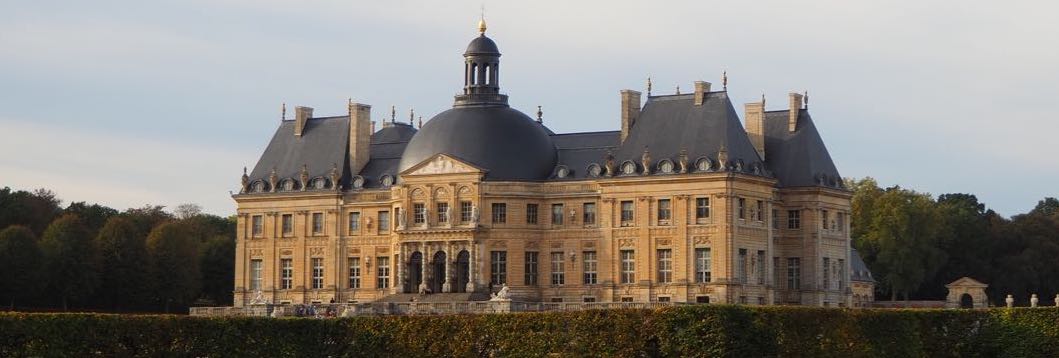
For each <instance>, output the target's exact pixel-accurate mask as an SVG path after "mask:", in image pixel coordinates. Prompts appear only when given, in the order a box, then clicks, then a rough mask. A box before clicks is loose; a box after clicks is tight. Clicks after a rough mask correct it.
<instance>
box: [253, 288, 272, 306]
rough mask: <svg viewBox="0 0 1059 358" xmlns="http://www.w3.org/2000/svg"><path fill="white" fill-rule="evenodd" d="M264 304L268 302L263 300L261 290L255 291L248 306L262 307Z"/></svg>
mask: <svg viewBox="0 0 1059 358" xmlns="http://www.w3.org/2000/svg"><path fill="white" fill-rule="evenodd" d="M266 303H268V301H266V300H265V293H264V292H261V290H257V292H255V293H254V298H252V299H250V305H252V306H253V305H263V304H266Z"/></svg>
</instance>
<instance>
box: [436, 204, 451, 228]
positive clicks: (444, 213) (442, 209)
mask: <svg viewBox="0 0 1059 358" xmlns="http://www.w3.org/2000/svg"><path fill="white" fill-rule="evenodd" d="M435 206H436V207H437V209H438V210H437V213H438V224H447V223H448V222H449V215H448V214H449V203H437V204H435Z"/></svg>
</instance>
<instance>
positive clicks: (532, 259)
mask: <svg viewBox="0 0 1059 358" xmlns="http://www.w3.org/2000/svg"><path fill="white" fill-rule="evenodd" d="M537 256H538V254H537V253H536V252H532V251H530V252H526V270H525V271H526V272H525V274H526V275H525V276H526V277H525V278H524V282H525V283H526V285H527V286H536V285H537V265H538V264H537V259H538V257H537Z"/></svg>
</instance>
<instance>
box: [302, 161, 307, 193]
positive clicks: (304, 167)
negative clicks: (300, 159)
mask: <svg viewBox="0 0 1059 358" xmlns="http://www.w3.org/2000/svg"><path fill="white" fill-rule="evenodd" d="M300 179H301V184H302V191H305V190H306V189H308V187H309V166H308V165H306V164H302V173H301V177H300Z"/></svg>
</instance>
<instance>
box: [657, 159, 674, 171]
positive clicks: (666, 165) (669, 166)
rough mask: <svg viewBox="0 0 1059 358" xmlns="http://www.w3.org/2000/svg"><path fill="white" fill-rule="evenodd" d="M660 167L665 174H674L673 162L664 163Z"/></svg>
mask: <svg viewBox="0 0 1059 358" xmlns="http://www.w3.org/2000/svg"><path fill="white" fill-rule="evenodd" d="M659 167H660V169H662V172H663V173H672V172H673V162H671V161H668V160H667V161H664V162H662V164H661V165H659Z"/></svg>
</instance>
